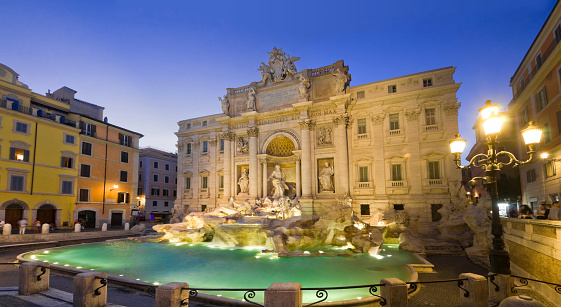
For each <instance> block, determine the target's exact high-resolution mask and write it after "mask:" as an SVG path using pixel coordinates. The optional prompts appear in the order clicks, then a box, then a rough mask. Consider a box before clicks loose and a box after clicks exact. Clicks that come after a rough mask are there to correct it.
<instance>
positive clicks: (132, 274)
mask: <svg viewBox="0 0 561 307" xmlns="http://www.w3.org/2000/svg"><path fill="white" fill-rule="evenodd" d="M319 250H321V252H323V255H335V254H344V253H345V251H343V250H334V249H332V248H331V247H324V248H323V249H316V251H319ZM26 258H28V259H34V260H38V261H48V262H50V263H55V264H58V265H68V266H71V267H79V268H81V269H93V270H95V271H101V272H106V273H109V274H114V275H122V276H123V277H126V278H129V279H133V280H135V279H136V280H140V281H144V282H148V283H157V284H164V283H168V282H172V281H175V282H177V281H182V282H187V283H188V284H189V286H190V287H193V288H267V287H269V286H270V285H271V284H272V283H273V282H299V283H300V284H302V287H310V288H317V287H338V286H355V285H368V284H377V283H379V282H380V280H381V279H382V278H388V277H396V278H399V279H401V280H405V281H407V280H409V277H410V276H409V275H410V274H409V271H408V270H407V269H406V268H405V267H404V265H405V264H410V263H419V261H418V260H417V258H416V257H414V256H413V255H412V254H410V253H408V252H404V251H400V250H399V249H398V248H397V245H388V244H385V245H383V247H382V250H381V252H380V255H378V256H377V257H373V256H370V255H364V254H360V255H355V256H354V257H337V256H334V257H289V258H279V257H277V256H276V254H262V253H261V252H260V249H253V250H251V249H249V248H220V247H216V246H213V245H210V244H206V243H195V244H187V243H179V244H174V243H169V244H159V243H139V242H134V241H128V240H124V241H112V242H105V243H96V244H84V245H77V246H71V247H64V248H57V249H51V250H48V251H38V252H36V253H33V254H28V255H26ZM206 293H209V294H213V295H222V296H225V297H230V298H236V299H242V298H243V293H244V292H230V293H226V292H215V291H212V292H206ZM303 295H304V301H305V302H313V301H315V300H317V299H315V291H304V293H303ZM369 296H370V294H369V292H368V288H361V289H351V290H331V291H328V299H327V301H341V300H349V299H356V298H357V297H369ZM253 300H255V301H263V292H257V296H256V297H255V299H253Z"/></svg>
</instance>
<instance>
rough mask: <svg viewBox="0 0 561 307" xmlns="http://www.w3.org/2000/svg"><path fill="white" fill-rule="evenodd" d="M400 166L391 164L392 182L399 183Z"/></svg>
mask: <svg viewBox="0 0 561 307" xmlns="http://www.w3.org/2000/svg"><path fill="white" fill-rule="evenodd" d="M401 180H403V179H402V176H401V164H392V181H401Z"/></svg>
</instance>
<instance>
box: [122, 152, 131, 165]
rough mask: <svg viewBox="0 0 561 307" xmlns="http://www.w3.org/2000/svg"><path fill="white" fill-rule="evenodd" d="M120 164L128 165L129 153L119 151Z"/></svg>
mask: <svg viewBox="0 0 561 307" xmlns="http://www.w3.org/2000/svg"><path fill="white" fill-rule="evenodd" d="M121 162H123V163H129V153H128V152H126V151H121Z"/></svg>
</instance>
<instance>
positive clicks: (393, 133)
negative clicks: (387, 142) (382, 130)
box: [388, 129, 401, 136]
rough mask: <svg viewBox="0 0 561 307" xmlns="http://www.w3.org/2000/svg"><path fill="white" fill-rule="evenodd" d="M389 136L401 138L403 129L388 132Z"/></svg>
mask: <svg viewBox="0 0 561 307" xmlns="http://www.w3.org/2000/svg"><path fill="white" fill-rule="evenodd" d="M388 134H389V136H400V135H401V129H393V130H390V131H388Z"/></svg>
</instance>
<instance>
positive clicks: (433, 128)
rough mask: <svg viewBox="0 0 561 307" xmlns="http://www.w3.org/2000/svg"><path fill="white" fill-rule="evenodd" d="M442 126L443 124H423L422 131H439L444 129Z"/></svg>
mask: <svg viewBox="0 0 561 307" xmlns="http://www.w3.org/2000/svg"><path fill="white" fill-rule="evenodd" d="M441 126H442V125H425V126H423V128H422V131H423V132H425V133H429V132H438V131H440V130H442V129H441Z"/></svg>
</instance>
